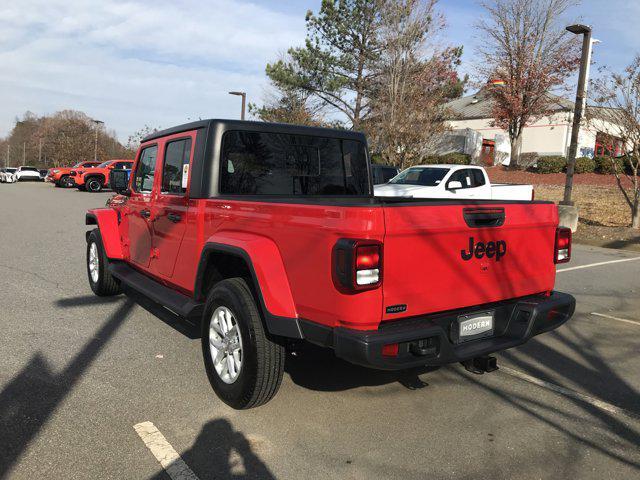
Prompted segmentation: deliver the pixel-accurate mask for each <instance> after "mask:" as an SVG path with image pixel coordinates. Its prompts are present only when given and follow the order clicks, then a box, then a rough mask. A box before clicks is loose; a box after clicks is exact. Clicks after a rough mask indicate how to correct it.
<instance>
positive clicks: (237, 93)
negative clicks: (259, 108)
mask: <svg viewBox="0 0 640 480" xmlns="http://www.w3.org/2000/svg"><path fill="white" fill-rule="evenodd" d="M229 95H238V96H240V97H242V111H241V112H240V120H244V111H245V108H246V106H247V92H229Z"/></svg>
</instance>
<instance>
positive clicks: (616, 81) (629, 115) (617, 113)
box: [588, 55, 640, 229]
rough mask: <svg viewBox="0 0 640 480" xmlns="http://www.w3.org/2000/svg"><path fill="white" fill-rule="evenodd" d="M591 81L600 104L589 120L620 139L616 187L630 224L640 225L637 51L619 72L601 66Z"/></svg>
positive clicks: (639, 73)
mask: <svg viewBox="0 0 640 480" xmlns="http://www.w3.org/2000/svg"><path fill="white" fill-rule="evenodd" d="M602 72H603V75H602V76H601V77H600V78H599V79H598V80H596V81H594V82H593V92H594V97H595V98H594V99H595V101H596V102H597V103H598V104H599V105H600V107H602V108H592V109H590V113H589V115H588V121H589V123H590V124H591V125H594V126H595V127H596V128H597V130H600V131H603V132H606V133H607V134H608V135H609V136H611V137H613V138H615V139H617V140H618V141H619V142H621V144H622V146H623V148H624V149H625V151H626V155H625V156H624V157H623V158H622V159H616V158H612V159H611V162H612V163H613V171H614V174H615V176H616V180H617V183H618V187H619V188H620V191H621V192H622V194H623V195H624V198H625V200H626V202H627V204H628V205H629V208H630V210H631V226H632V228H637V229H640V186H639V184H638V170H639V168H640V55H636V57H635V59H634V60H633V62H632V63H631V64H630V65H629V66H628V67H627V68H626V69H625V70H624V72H622V73H616V72H611V71H609V70H607V69H604V70H602Z"/></svg>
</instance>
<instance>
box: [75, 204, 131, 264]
mask: <svg viewBox="0 0 640 480" xmlns="http://www.w3.org/2000/svg"><path fill="white" fill-rule="evenodd" d="M118 220H119V219H118V212H116V211H115V210H113V209H111V208H96V209H94V210H89V211H88V212H87V214H86V216H85V225H97V226H98V229H99V230H100V236H101V237H102V244H103V245H104V250H105V252H106V254H107V258H109V259H112V260H122V259H124V255H123V253H122V245H121V243H120V229H119V227H118V224H119V223H120V222H119V221H118ZM89 233H90V232H87V234H86V235H87V239H88V238H89Z"/></svg>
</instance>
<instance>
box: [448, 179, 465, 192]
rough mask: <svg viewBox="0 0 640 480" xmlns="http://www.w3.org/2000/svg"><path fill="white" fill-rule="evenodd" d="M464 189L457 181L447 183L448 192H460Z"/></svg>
mask: <svg viewBox="0 0 640 480" xmlns="http://www.w3.org/2000/svg"><path fill="white" fill-rule="evenodd" d="M461 188H462V183H461V182H458V181H457V180H452V181H450V182H449V183H447V190H459V189H461Z"/></svg>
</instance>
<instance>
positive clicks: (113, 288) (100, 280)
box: [87, 228, 122, 297]
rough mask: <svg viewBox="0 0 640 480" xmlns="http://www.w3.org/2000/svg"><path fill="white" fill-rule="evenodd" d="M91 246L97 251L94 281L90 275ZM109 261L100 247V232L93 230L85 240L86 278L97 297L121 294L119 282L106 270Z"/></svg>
mask: <svg viewBox="0 0 640 480" xmlns="http://www.w3.org/2000/svg"><path fill="white" fill-rule="evenodd" d="M92 245H95V246H96V249H97V258H98V264H97V271H98V273H97V278H96V279H95V280H94V278H93V276H92V274H91V264H90V255H91V248H92ZM108 265H109V259H108V258H107V254H106V252H105V251H104V246H103V245H102V236H101V235H100V230H99V229H97V228H95V229H94V230H93V231H92V232H91V233H90V234H89V238H88V239H87V277H88V278H89V286H90V287H91V290H93V293H95V294H96V295H98V296H99V297H110V296H113V295H118V294H120V293H122V288H121V287H120V282H119V281H118V280H117V279H115V278H114V277H113V276H112V275H111V273H110V272H109V269H108Z"/></svg>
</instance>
